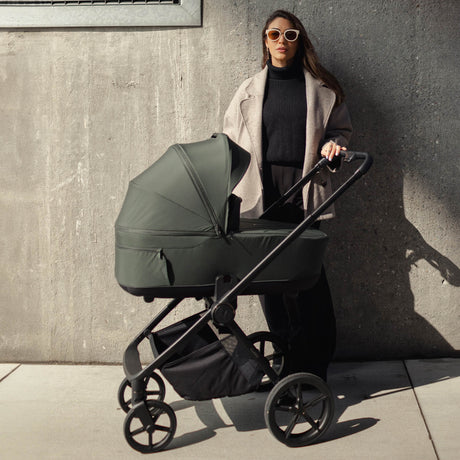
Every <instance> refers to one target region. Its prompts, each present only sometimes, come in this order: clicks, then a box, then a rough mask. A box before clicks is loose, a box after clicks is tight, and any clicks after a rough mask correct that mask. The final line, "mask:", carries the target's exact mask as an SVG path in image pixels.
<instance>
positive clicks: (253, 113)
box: [241, 67, 268, 168]
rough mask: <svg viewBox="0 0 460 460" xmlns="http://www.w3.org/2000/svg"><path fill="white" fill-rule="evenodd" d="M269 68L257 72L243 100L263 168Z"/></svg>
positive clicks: (253, 140)
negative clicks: (265, 107)
mask: <svg viewBox="0 0 460 460" xmlns="http://www.w3.org/2000/svg"><path fill="white" fill-rule="evenodd" d="M267 74H268V69H267V67H265V68H264V69H263V70H262V71H261V72H259V73H257V74H256V75H255V76H254V78H253V80H252V82H251V84H250V85H249V86H248V88H247V98H246V99H243V100H242V101H241V115H242V117H243V120H244V123H245V125H246V128H247V130H248V133H249V137H250V139H251V143H252V145H253V148H254V150H253V153H254V155H255V157H256V159H257V165H258V166H259V168H262V107H263V101H264V93H265V83H266V81H267Z"/></svg>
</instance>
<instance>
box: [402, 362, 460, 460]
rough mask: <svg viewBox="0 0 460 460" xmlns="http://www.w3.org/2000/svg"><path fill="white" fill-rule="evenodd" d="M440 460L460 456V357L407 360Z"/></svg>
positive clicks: (455, 458)
mask: <svg viewBox="0 0 460 460" xmlns="http://www.w3.org/2000/svg"><path fill="white" fill-rule="evenodd" d="M406 366H407V369H408V372H409V375H410V377H411V379H412V382H413V385H414V391H415V394H416V395H417V399H418V402H419V405H420V408H421V410H422V413H423V416H424V418H425V421H426V425H427V427H428V429H429V432H430V434H431V437H432V440H433V444H434V446H435V449H436V452H437V454H438V457H439V459H440V460H457V459H458V458H459V456H460V453H459V452H460V436H459V426H460V359H437V360H429V359H425V360H410V361H407V362H406Z"/></svg>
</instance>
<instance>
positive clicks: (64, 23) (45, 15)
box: [0, 0, 201, 28]
mask: <svg viewBox="0 0 460 460" xmlns="http://www.w3.org/2000/svg"><path fill="white" fill-rule="evenodd" d="M200 25H201V0H0V27H3V28H15V27H19V28H28V27H136V26H141V27H142V26H200Z"/></svg>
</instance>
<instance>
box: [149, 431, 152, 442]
mask: <svg viewBox="0 0 460 460" xmlns="http://www.w3.org/2000/svg"><path fill="white" fill-rule="evenodd" d="M149 446H153V433H152V432H151V431H149Z"/></svg>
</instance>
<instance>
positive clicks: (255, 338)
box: [248, 331, 287, 391]
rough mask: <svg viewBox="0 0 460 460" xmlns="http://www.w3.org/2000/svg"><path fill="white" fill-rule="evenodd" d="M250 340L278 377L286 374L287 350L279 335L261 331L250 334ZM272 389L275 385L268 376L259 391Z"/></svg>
mask: <svg viewBox="0 0 460 460" xmlns="http://www.w3.org/2000/svg"><path fill="white" fill-rule="evenodd" d="M248 339H249V340H250V341H251V342H252V344H253V345H254V346H255V347H256V349H257V350H258V351H259V353H260V354H261V355H262V356H263V357H264V358H265V359H267V361H268V362H269V364H270V366H271V367H272V369H273V370H274V371H275V372H276V374H277V375H278V376H281V375H283V373H285V371H286V356H287V348H286V345H285V344H284V343H283V341H282V340H281V339H280V338H279V337H278V336H277V335H275V334H273V333H271V332H266V331H261V332H254V333H253V334H249V335H248ZM271 387H273V383H272V382H271V380H270V379H269V378H268V376H267V375H264V376H263V377H262V381H261V383H260V385H259V388H258V391H267V390H269V389H270V388H271Z"/></svg>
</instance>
